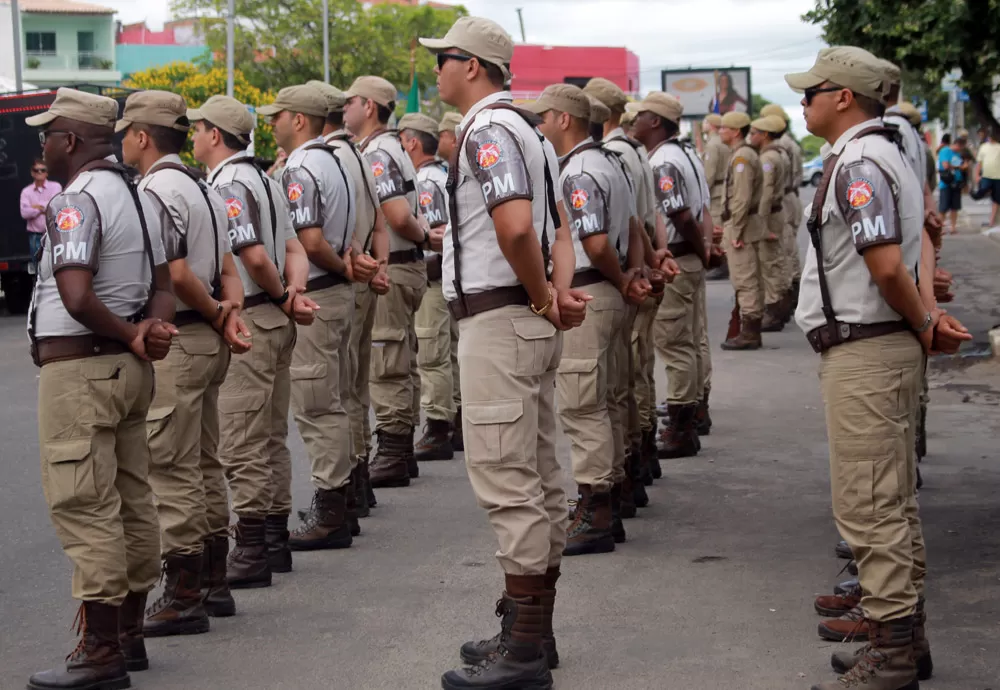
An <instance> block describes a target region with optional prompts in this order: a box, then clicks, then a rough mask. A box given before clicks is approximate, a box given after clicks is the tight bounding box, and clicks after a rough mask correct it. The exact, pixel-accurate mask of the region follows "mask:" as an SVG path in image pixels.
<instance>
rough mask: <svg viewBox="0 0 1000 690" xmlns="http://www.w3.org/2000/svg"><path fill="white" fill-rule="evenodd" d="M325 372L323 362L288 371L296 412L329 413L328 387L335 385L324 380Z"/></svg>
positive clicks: (329, 396)
mask: <svg viewBox="0 0 1000 690" xmlns="http://www.w3.org/2000/svg"><path fill="white" fill-rule="evenodd" d="M327 371H328V369H327V365H326V363H323V362H321V363H319V364H302V365H299V366H294V367H292V368H291V369H290V370H289V377H290V378H291V381H292V405H294V406H295V410H296V411H297V412H302V413H304V414H316V413H321V412H329V410H330V405H331V391H330V387H331V386H333V385H335V382H332V381H327V380H326V379H327ZM220 402H221V401H220Z"/></svg>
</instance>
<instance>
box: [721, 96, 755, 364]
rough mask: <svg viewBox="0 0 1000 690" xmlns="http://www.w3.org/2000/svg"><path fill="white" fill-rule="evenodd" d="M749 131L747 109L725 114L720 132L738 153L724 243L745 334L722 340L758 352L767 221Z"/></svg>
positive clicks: (729, 179) (729, 175)
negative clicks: (762, 250)
mask: <svg viewBox="0 0 1000 690" xmlns="http://www.w3.org/2000/svg"><path fill="white" fill-rule="evenodd" d="M749 133H750V118H749V117H748V116H747V114H746V113H737V112H730V113H726V114H725V115H724V116H723V117H722V127H721V128H720V129H719V136H720V137H721V138H722V143H724V144H725V145H726V146H728V147H729V149H730V150H731V151H732V152H733V155H732V158H731V159H730V162H729V167H728V168H727V172H726V187H725V194H724V196H723V209H722V220H723V246H724V247H725V250H726V257H727V261H728V264H729V279H730V281H731V282H732V284H733V289H734V290H735V291H736V304H737V306H738V308H739V315H740V330H739V333H738V334H736V335H735V336H731V337H729V338H728V339H727V340H726V341H725V342H724V343H722V349H723V350H756V349H758V348H759V347H760V346H761V340H760V325H761V320H762V318H763V315H764V305H763V304H762V303H761V302H762V299H761V296H762V294H763V293H762V290H761V278H760V257H759V252H760V247H759V242H760V241H761V240H762V239H763V237H764V225H763V218H761V216H760V215H759V213H758V209H759V208H760V194H761V182H762V178H761V168H760V158H759V156H758V155H757V152H756V151H755V150H754V149H753V147H752V146H750V145H749V144H748V143H747V141H746V138H747V135H748V134H749Z"/></svg>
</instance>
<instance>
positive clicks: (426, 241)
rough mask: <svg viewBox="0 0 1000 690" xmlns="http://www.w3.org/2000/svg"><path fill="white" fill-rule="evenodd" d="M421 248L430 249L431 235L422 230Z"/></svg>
mask: <svg viewBox="0 0 1000 690" xmlns="http://www.w3.org/2000/svg"><path fill="white" fill-rule="evenodd" d="M423 246H425V247H430V246H431V234H430V233H429V232H427V231H426V230H424V241H423Z"/></svg>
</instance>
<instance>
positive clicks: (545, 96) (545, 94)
mask: <svg viewBox="0 0 1000 690" xmlns="http://www.w3.org/2000/svg"><path fill="white" fill-rule="evenodd" d="M524 107H525V109H527V110H530V111H531V112H533V113H538V114H539V115H541V114H542V113H544V112H547V111H549V110H558V111H559V112H561V113H568V114H569V115H572V116H573V117H578V118H580V119H581V120H587V121H588V122H589V121H590V99H589V98H587V94H585V93H584V92H583V89H581V88H580V87H579V86H573V85H572V84H550V85H549V86H546V87H545V90H544V91H542V95H541V96H539V97H538V100H537V101H535V102H533V103H528V104H527V105H525V106H524Z"/></svg>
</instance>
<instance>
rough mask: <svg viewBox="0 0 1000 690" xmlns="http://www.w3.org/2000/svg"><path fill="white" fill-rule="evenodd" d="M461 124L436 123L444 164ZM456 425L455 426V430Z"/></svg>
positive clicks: (452, 117)
mask: <svg viewBox="0 0 1000 690" xmlns="http://www.w3.org/2000/svg"><path fill="white" fill-rule="evenodd" d="M461 122H462V116H461V115H459V114H458V113H456V112H454V111H449V112H447V113H445V114H444V116H443V117H442V118H441V122H440V123H438V158H440V159H441V160H443V161H445V162H446V163H447V162H449V161H451V157H452V155H453V154H454V152H455V142H456V141H457V139H456V132H455V130H456V129H457V128H458V126H459V125H460V124H461ZM457 427H458V425H456V430H457Z"/></svg>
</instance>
